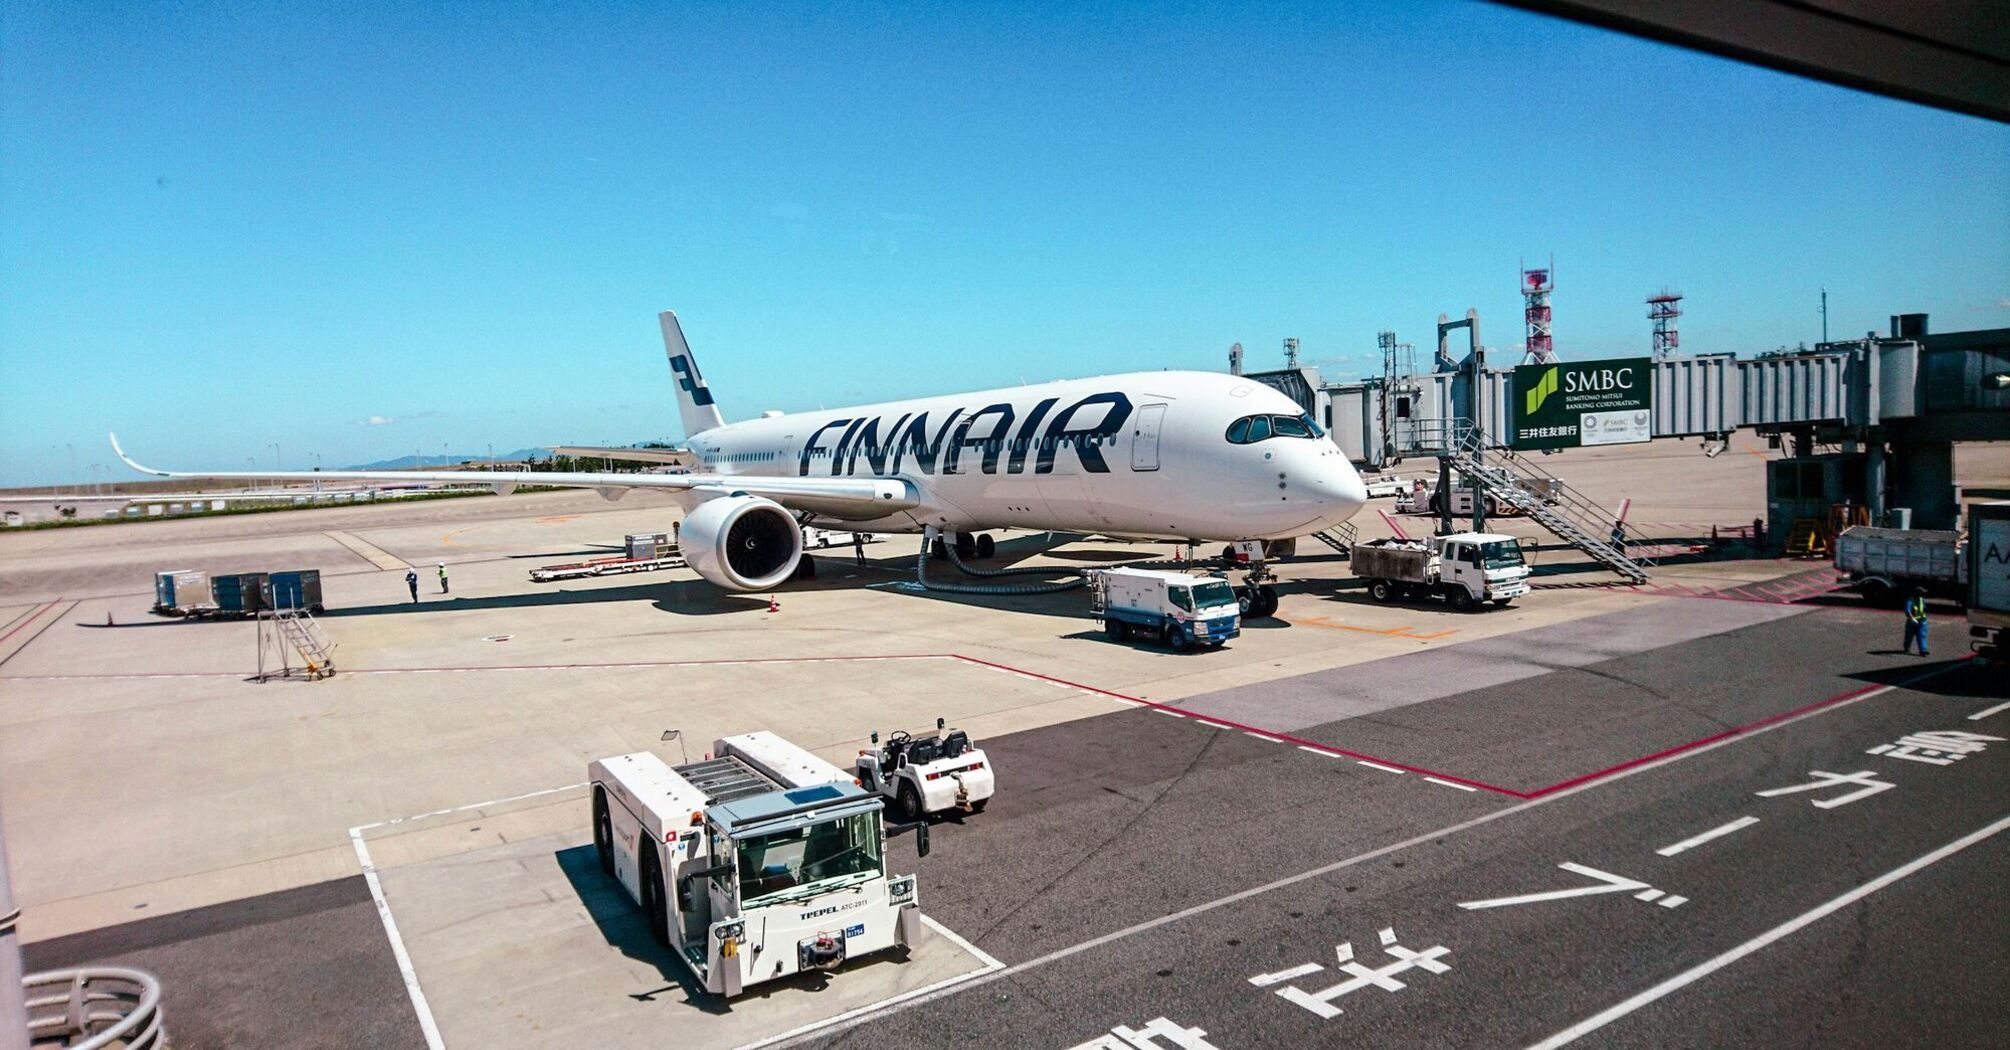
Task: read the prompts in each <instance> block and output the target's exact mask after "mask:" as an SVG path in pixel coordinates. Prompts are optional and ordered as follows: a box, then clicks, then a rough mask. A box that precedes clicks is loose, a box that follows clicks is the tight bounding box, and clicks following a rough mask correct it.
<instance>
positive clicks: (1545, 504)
mask: <svg viewBox="0 0 2010 1050" xmlns="http://www.w3.org/2000/svg"><path fill="white" fill-rule="evenodd" d="M1436 436H1437V438H1438V440H1437V441H1435V442H1432V443H1433V444H1435V445H1436V446H1437V448H1436V449H1435V450H1430V449H1427V451H1431V452H1432V454H1434V455H1438V456H1442V457H1444V458H1447V459H1449V460H1451V462H1452V466H1453V467H1454V468H1456V469H1457V470H1458V471H1459V473H1461V474H1463V475H1464V476H1465V477H1466V478H1468V479H1469V480H1471V481H1473V482H1474V483H1476V484H1477V485H1478V486H1479V488H1480V489H1481V490H1482V491H1483V492H1485V493H1486V494H1487V495H1490V496H1492V497H1493V498H1494V499H1495V500H1496V501H1497V502H1498V503H1499V504H1500V505H1501V506H1503V507H1510V508H1513V509H1514V510H1516V511H1519V512H1520V513H1522V514H1525V515H1527V516H1528V517H1529V518H1530V519H1531V520H1533V521H1534V522H1535V523H1536V524H1538V525H1541V526H1542V527H1543V528H1545V529H1547V530H1549V532H1550V533H1552V534H1553V535H1555V536H1556V537H1557V538H1558V539H1560V540H1563V541H1564V542H1565V543H1568V544H1570V545H1571V546H1573V547H1576V548H1577V549H1578V550H1581V551H1583V552H1584V553H1585V554H1587V555H1590V556H1591V558H1592V560H1593V561H1596V562H1598V563H1599V564H1600V565H1603V566H1605V567H1606V568H1608V569H1611V570H1612V571H1613V572H1615V573H1618V574H1619V575H1620V576H1623V577H1625V578H1626V579H1627V581H1628V582H1631V583H1645V582H1647V567H1648V566H1650V565H1652V564H1654V561H1653V559H1652V558H1649V557H1645V556H1641V555H1638V554H1634V555H1628V554H1627V553H1626V551H1625V543H1627V542H1641V543H1644V542H1645V539H1646V538H1645V537H1643V536H1640V535H1638V534H1637V533H1634V532H1633V530H1632V529H1630V528H1628V527H1626V526H1625V525H1624V524H1621V525H1620V530H1621V531H1620V536H1621V539H1622V543H1621V544H1619V545H1615V544H1614V543H1613V542H1612V541H1611V539H1610V537H1611V530H1612V526H1613V523H1614V522H1616V521H1618V517H1617V515H1615V514H1613V513H1612V512H1611V511H1609V510H1606V509H1605V508H1603V507H1600V506H1599V505H1598V504H1596V503H1594V502H1592V501H1591V500H1590V499H1589V498H1587V497H1586V496H1584V494H1582V493H1580V492H1578V491H1577V490H1575V489H1573V488H1571V487H1570V486H1569V485H1566V484H1564V483H1563V482H1562V481H1561V480H1559V479H1557V478H1554V477H1550V476H1548V475H1547V474H1545V473H1544V472H1542V471H1540V470H1537V469H1535V468H1534V467H1533V466H1532V465H1531V464H1530V463H1529V462H1528V461H1527V460H1526V459H1524V458H1522V457H1520V456H1517V455H1515V454H1514V453H1513V452H1511V451H1509V450H1507V449H1501V448H1496V449H1487V447H1486V435H1485V433H1484V432H1482V431H1481V430H1480V429H1479V428H1478V427H1476V426H1474V425H1473V423H1472V421H1471V420H1466V419H1461V420H1455V421H1453V423H1452V425H1451V426H1450V427H1447V428H1444V430H1443V431H1441V432H1440V433H1439V434H1437V435H1436ZM1482 452H1484V453H1485V454H1484V455H1482Z"/></svg>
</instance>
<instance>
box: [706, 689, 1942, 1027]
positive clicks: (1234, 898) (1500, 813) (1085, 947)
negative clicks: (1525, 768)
mask: <svg viewBox="0 0 2010 1050" xmlns="http://www.w3.org/2000/svg"><path fill="white" fill-rule="evenodd" d="M979 662H981V661H979ZM1961 666H1963V665H1962V664H1960V663H1955V664H1950V665H1948V666H1946V667H1938V668H1934V669H1932V670H1930V671H1926V672H1924V673H1923V674H1920V675H1917V676H1914V677H1912V678H1909V679H1907V680H1906V681H1905V682H1902V683H1899V684H1897V685H1887V686H1879V687H1875V688H1873V689H1870V690H1855V691H1852V692H1851V693H1849V694H1846V695H1845V696H1843V697H1841V698H1832V699H1831V700H1828V701H1824V702H1822V703H1820V704H1814V705H1810V706H1809V707H1808V708H1804V709H1802V710H1800V711H1798V712H1789V713H1788V714H1786V715H1782V716H1780V717H1778V718H1774V719H1769V720H1767V721H1766V722H1765V723H1763V724H1761V725H1759V726H1757V727H1756V728H1753V729H1751V730H1749V731H1746V732H1741V733H1735V734H1731V735H1719V736H1717V737H1715V738H1713V739H1712V740H1710V741H1709V742H1707V743H1703V744H1699V745H1696V746H1692V747H1687V748H1684V749H1681V750H1678V751H1676V752H1675V753H1673V754H1668V755H1663V756H1661V757H1659V758H1653V759H1647V760H1643V761H1641V762H1638V763H1632V764H1629V765H1628V766H1627V767H1626V768H1623V769H1620V770H1618V771H1616V772H1613V773H1611V774H1610V775H1609V776H1605V777H1602V778H1600V779H1596V780H1588V781H1585V782H1583V783H1579V784H1574V785H1572V786H1569V787H1564V788H1561V789H1559V790H1556V791H1553V792H1550V793H1547V794H1543V795H1541V796H1539V797H1536V798H1531V799H1528V800H1527V801H1524V802H1521V803H1518V804H1516V805H1512V806H1508V807H1507V808H1505V809H1497V810H1494V811H1493V812H1491V813H1483V814H1481V815H1479V816H1477V817H1474V818H1472V819H1470V820H1465V821H1461V822H1459V823H1457V824H1453V825H1450V826H1448V827H1443V828H1439V829H1437V830H1435V831H1427V832H1424V833H1423V834H1421V835H1414V836H1411V837H1410V838H1407V839H1404V840H1403V841H1401V842H1393V843H1390V844H1389V845H1387V846H1380V847H1377V848H1375V849H1372V850H1369V851H1367V852H1365V853H1357V854H1355V855H1354V856H1352V857H1348V858H1346V859H1345V860H1337V861H1334V862H1333V863H1331V864H1323V865H1321V866H1319V867H1316V868H1312V869H1309V870H1307V871H1301V872H1299V873H1298V874H1296V875H1286V876H1285V877H1283V878H1281V879H1274V880H1272V881H1270V882H1267V883H1264V884H1262V885H1260V886H1252V887H1250V888H1249V889H1246V890H1238V891H1236V892H1235V893H1231V894H1228V895H1227V896H1224V897H1217V898H1215V899H1214V900H1211V901H1203V902H1201V903H1199V904H1194V905H1190V906H1188V907H1185V908H1182V909H1180V910H1179V911H1176V912H1171V913H1169V914H1166V915H1161V916H1159V917H1158V918H1156V919H1148V920H1146V921H1144V922H1140V923H1136V924H1133V925H1131V926H1126V927H1124V928H1123V929H1121V930H1113V931H1111V932H1109V933H1106V934H1103V935H1102V936H1100V937H1093V938H1090V939H1089V940H1086V941H1083V942H1081V943H1080V944H1073V945H1069V946H1068V947H1066V948H1060V949H1057V950H1055V951H1051V952H1048V953H1047V954H1045V955H1040V956H1035V957H1034V958H1031V959H1028V960H1026V961H1025V962H1021V963H1014V964H1012V965H1010V966H1007V967H1005V968H1004V969H1002V970H994V971H992V972H990V973H984V974H974V975H971V976H969V977H968V979H967V980H964V981H962V982H960V983H961V984H963V985H964V986H965V987H966V988H970V987H976V986H978V985H983V984H990V983H991V982H993V981H996V980H998V979H1000V978H1005V977H1012V976H1016V975H1018V974H1021V973H1025V972H1026V971H1028V970H1035V969H1038V968H1040V967H1042V966H1046V965H1048V964H1050V963H1056V962H1060V961H1061V960H1063V959H1067V958H1070V957H1072V956H1075V955H1079V954H1081V953H1082V952H1085V951H1089V950H1091V949H1094V948H1100V947H1102V946H1104V945H1106V944H1114V943H1116V942H1117V941H1121V940H1124V939H1126V938H1129V937H1134V936H1136V935H1138V934H1140V933H1148V932H1150V931H1152V930H1155V929H1158V928H1159V927H1161V926H1166V925H1170V924H1172V923H1175V922H1180V921H1182V920H1185V919H1189V918H1192V917H1194V916H1196V915H1203V914H1206V913H1207V912H1211V911H1214V910H1215V909H1217V908H1223V907H1227V906H1228V905H1231V904H1237V903H1240V902H1242V901H1245V900H1249V899H1251V898H1253V897H1260V896H1262V895H1264V894H1266V893H1270V892H1272V891H1273V890H1280V889H1283V888H1285V887H1287V886H1295V885H1297V884H1299V883H1301V882H1306V881H1309V880H1311V879H1316V878H1319V877H1320V876H1322V875H1330V874H1332V873H1333V872H1336V871H1340V870H1343V869H1345V868H1351V867H1353V866H1354V865H1356V864H1361V863H1365V862H1367V861H1371V860H1374V859H1376V858H1378V857H1385V856H1388V855H1389V854H1391V853H1397V852H1400V851H1402V850H1406V849H1409V848H1410V847H1412V846H1417V845H1422V844H1423V843H1426V842H1432V841H1435V840H1437V839H1442V838H1449V837H1451V836H1453V835H1457V834H1459V833H1461V832H1464V831H1470V830H1471V829H1473V828H1476V827H1479V826H1481V825H1483V824H1491V823H1493V822H1494V821H1496V820H1500V819H1501V818H1503V817H1508V816H1512V815H1514V814H1516V813H1522V812H1525V811H1527V810H1531V809H1534V808H1536V807H1538V806H1546V805H1549V804H1550V803H1552V802H1556V801H1558V800H1560V799H1565V798H1569V797H1570V796H1572V795H1575V794H1577V793H1579V792H1582V791H1589V790H1591V789H1593V788H1597V787H1604V786H1606V785H1608V784H1611V783H1614V782H1616V781H1620V780H1625V779H1627V778H1629V777H1634V776H1638V775H1639V774H1641V773H1645V772H1648V771H1649V770H1653V769H1659V768H1661V767H1662V766H1666V765H1673V764H1674V763H1677V762H1681V761H1685V760H1687V759H1690V758H1694V757H1696V756H1697V755H1701V754H1704V753H1706V752H1710V751H1715V750H1716V749H1718V748H1720V747H1724V746H1726V745H1729V744H1735V743H1739V742H1741V741H1745V740H1751V739H1754V738H1756V737H1759V736H1763V735H1764V734H1766V733H1770V732H1772V731H1773V730H1775V729H1781V728H1784V727H1786V726H1789V725H1792V724H1794V723H1796V722H1801V721H1805V720H1807V719H1810V718H1815V717H1818V716H1820V715H1825V714H1829V713H1832V712H1835V711H1840V710H1842V709H1843V708H1845V707H1849V706H1851V705H1853V704H1857V703H1860V702H1862V701H1864V700H1868V699H1870V698H1871V697H1873V696H1878V695H1880V694H1883V693H1887V692H1890V691H1892V690H1894V689H1900V688H1909V687H1910V686H1912V685H1916V684H1918V683H1919V682H1922V681H1925V680H1926V679H1928V678H1932V677H1934V676H1936V675H1941V674H1945V673H1947V672H1948V671H1952V670H1954V669H1955V668H1957V667H1961ZM1094 691H1095V692H1102V690H1094ZM1154 706H1156V705H1154ZM961 990H964V989H962V988H943V989H940V990H938V991H934V992H930V993H927V994H916V995H914V996H913V997H912V998H909V999H906V1000H904V1001H901V1002H898V1003H886V1004H882V1006H883V1009H884V1012H889V1013H891V1012H898V1011H902V1010H906V1009H908V1008H909V1007H912V1006H919V1005H921V1004H923V1003H927V1002H932V1001H934V1000H935V999H937V998H941V997H943V996H946V995H950V994H953V993H955V992H957V991H961ZM861 1020H864V1018H858V1019H853V1020H847V1021H843V1022H839V1021H835V1020H833V1021H830V1022H827V1023H826V1024H825V1026H824V1028H822V1029H819V1030H818V1031H817V1032H816V1033H808V1032H806V1033H803V1034H802V1035H801V1036H797V1037H794V1038H792V1039H791V1040H790V1041H789V1043H788V1044H787V1045H794V1044H795V1043H796V1042H798V1041H800V1040H801V1039H805V1038H808V1037H809V1036H811V1035H812V1034H825V1033H826V1032H828V1031H829V1030H830V1029H835V1028H848V1027H852V1026H853V1025H856V1024H857V1023H858V1022H859V1021H861ZM770 1045H774V1044H770ZM741 1050H751V1048H741Z"/></svg>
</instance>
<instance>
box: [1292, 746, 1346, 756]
mask: <svg viewBox="0 0 2010 1050" xmlns="http://www.w3.org/2000/svg"><path fill="white" fill-rule="evenodd" d="M1298 750H1300V751H1310V752H1312V753H1313V754H1315V755H1318V756H1319V757H1321V758H1339V757H1340V756H1339V755H1336V754H1334V753H1333V752H1331V751H1328V750H1326V749H1325V748H1322V747H1309V746H1307V745H1305V744H1300V745H1298Z"/></svg>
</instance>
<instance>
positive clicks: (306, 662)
mask: <svg viewBox="0 0 2010 1050" xmlns="http://www.w3.org/2000/svg"><path fill="white" fill-rule="evenodd" d="M268 653H270V654H271V656H272V657H273V659H272V660H271V662H268V660H267V654H268ZM295 656H298V657H299V659H300V664H301V666H299V667H297V668H296V667H294V666H293V658H294V657H295ZM295 672H299V673H301V674H303V675H305V676H306V677H307V678H308V679H309V680H314V679H320V678H327V677H329V676H331V675H333V674H334V673H335V644H334V643H333V642H330V641H329V640H328V637H327V636H326V635H324V634H322V633H321V625H320V624H318V623H315V622H314V617H313V616H311V615H309V614H308V612H307V610H305V609H272V610H268V611H266V612H262V613H260V614H259V616H258V680H259V681H261V682H262V681H264V680H266V679H268V678H291V677H293V675H294V674H295Z"/></svg>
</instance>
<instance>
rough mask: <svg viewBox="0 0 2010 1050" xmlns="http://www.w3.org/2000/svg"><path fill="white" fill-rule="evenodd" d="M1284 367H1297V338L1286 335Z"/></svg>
mask: <svg viewBox="0 0 2010 1050" xmlns="http://www.w3.org/2000/svg"><path fill="white" fill-rule="evenodd" d="M1284 367H1286V368H1297V367H1298V340H1297V339H1295V338H1290V337H1286V338H1285V340H1284Z"/></svg>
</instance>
